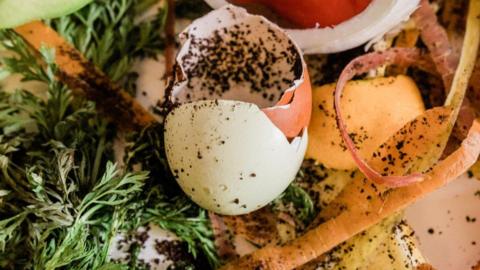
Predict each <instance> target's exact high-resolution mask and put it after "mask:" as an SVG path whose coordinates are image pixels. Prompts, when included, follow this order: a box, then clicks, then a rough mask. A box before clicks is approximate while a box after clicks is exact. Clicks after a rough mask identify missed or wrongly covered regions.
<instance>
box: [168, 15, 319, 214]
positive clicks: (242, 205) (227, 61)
mask: <svg viewBox="0 0 480 270" xmlns="http://www.w3.org/2000/svg"><path fill="white" fill-rule="evenodd" d="M181 41H182V47H181V49H180V51H179V54H178V56H177V69H176V72H175V74H174V78H173V84H172V87H171V89H169V90H168V92H167V93H168V94H169V96H168V101H169V102H171V105H173V106H172V107H173V109H172V111H170V113H169V114H168V115H167V117H166V119H165V148H166V154H167V159H168V163H169V165H170V168H171V170H172V172H173V174H174V176H175V177H176V179H177V181H178V183H179V184H180V186H181V187H182V189H183V190H184V191H185V193H186V194H188V195H189V196H190V197H191V198H192V200H193V201H195V202H196V203H197V204H199V205H200V206H202V207H203V208H206V209H208V210H210V211H213V212H216V213H220V214H226V215H239V214H245V213H249V212H251V211H254V210H256V209H259V208H261V207H263V206H265V205H266V204H268V203H269V202H271V201H272V200H274V199H275V198H276V197H278V196H279V195H280V194H281V193H282V192H283V191H284V190H285V189H286V188H287V186H288V185H289V184H290V182H292V181H293V180H294V179H295V176H296V173H297V171H298V169H299V168H300V165H301V162H302V160H303V157H304V155H305V151H306V146H307V136H308V135H307V131H306V127H307V126H308V123H309V120H310V115H311V106H312V93H311V85H310V82H309V78H308V74H307V72H306V66H305V63H304V61H303V58H302V54H301V52H300V49H299V48H298V47H297V46H296V44H295V43H294V42H293V41H292V40H291V39H290V38H289V37H288V35H286V33H285V32H284V31H283V30H282V29H280V28H279V27H277V26H276V25H274V24H272V23H270V22H269V21H267V20H266V19H265V18H263V17H261V16H255V15H250V14H248V13H247V12H246V11H245V10H244V9H242V8H238V7H235V6H227V7H224V8H221V9H218V10H215V11H212V12H211V13H209V14H207V15H206V16H204V17H202V18H200V19H198V20H196V21H194V22H193V23H192V24H191V25H190V26H189V27H188V28H187V29H186V30H185V31H184V32H183V33H182V34H181Z"/></svg>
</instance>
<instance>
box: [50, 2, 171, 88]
mask: <svg viewBox="0 0 480 270" xmlns="http://www.w3.org/2000/svg"><path fill="white" fill-rule="evenodd" d="M156 2H158V1H152V0H117V1H113V0H108V1H106V0H103V1H101V0H97V1H95V2H94V3H92V4H90V5H88V6H87V7H85V8H84V9H82V10H80V11H79V12H76V13H74V14H72V15H70V16H65V17H61V18H59V19H54V20H51V21H50V24H51V26H52V27H53V28H54V29H56V30H57V31H58V32H59V33H60V35H62V36H63V37H65V38H66V39H67V40H68V41H69V42H71V43H72V44H74V45H75V47H76V48H77V49H78V50H80V52H82V53H83V54H84V55H85V56H86V57H87V58H88V59H90V60H91V61H92V62H93V63H94V64H95V65H96V66H97V67H99V68H100V69H102V70H103V71H105V72H106V73H107V75H109V77H110V78H111V79H112V80H113V81H115V82H120V83H122V84H123V86H124V87H125V89H126V90H127V91H129V92H130V93H132V94H133V93H134V92H135V84H134V83H133V82H134V80H135V79H136V76H135V73H134V72H132V71H131V67H132V64H133V62H134V60H135V59H136V58H138V57H143V56H156V55H157V54H158V53H160V52H161V50H162V49H163V47H164V38H163V31H162V29H163V28H164V24H165V18H166V7H165V6H164V7H162V8H160V10H159V12H158V13H157V14H156V15H152V16H150V17H147V18H144V19H143V20H142V21H140V22H137V21H138V20H139V19H138V18H139V16H140V15H141V14H142V13H143V12H144V11H145V10H146V9H148V8H150V7H151V6H152V5H153V4H155V3H156Z"/></svg>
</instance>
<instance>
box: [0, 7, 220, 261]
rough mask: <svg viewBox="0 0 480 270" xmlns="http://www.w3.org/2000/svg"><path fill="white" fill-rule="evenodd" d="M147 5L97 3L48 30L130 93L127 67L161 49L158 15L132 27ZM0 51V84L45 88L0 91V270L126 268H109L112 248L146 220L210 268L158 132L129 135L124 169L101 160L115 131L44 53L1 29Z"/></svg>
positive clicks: (211, 253) (201, 231) (204, 221)
mask: <svg viewBox="0 0 480 270" xmlns="http://www.w3.org/2000/svg"><path fill="white" fill-rule="evenodd" d="M152 3H153V1H149V0H145V1H140V0H118V1H117V0H104V1H100V0H99V1H96V2H94V3H93V4H91V5H89V6H87V7H85V8H84V9H82V10H80V11H79V12H77V13H75V14H72V15H70V16H67V17H63V18H60V19H55V20H52V21H50V24H51V25H52V26H53V27H54V28H56V29H57V30H58V31H59V32H60V33H61V34H62V35H64V36H65V37H66V38H67V39H69V40H70V41H71V42H72V43H73V44H75V46H76V47H77V48H79V49H80V50H81V51H82V52H83V53H85V55H86V56H87V57H88V58H89V59H91V60H92V61H93V62H94V63H95V64H97V65H98V66H99V67H101V68H102V69H103V70H104V71H105V72H107V73H108V74H109V75H110V76H111V77H112V79H114V80H116V81H119V82H121V83H124V85H127V86H133V85H134V83H132V81H133V79H134V78H135V76H134V75H132V73H131V71H130V68H131V66H132V63H133V62H134V61H135V59H136V58H138V57H143V56H153V55H155V54H156V53H157V52H158V51H159V50H161V48H162V44H163V43H162V42H163V38H162V36H161V33H162V31H161V28H162V27H163V17H164V15H163V11H161V12H160V13H159V15H158V16H155V17H154V18H153V19H151V20H147V21H144V22H141V23H137V22H135V17H136V16H137V15H138V14H139V12H141V11H140V10H139V9H145V8H147V7H149V6H150V5H151V4H152ZM0 48H1V49H2V50H5V51H7V54H6V56H4V55H3V54H2V55H1V56H0V73H1V74H3V75H2V76H8V75H9V74H18V75H21V76H22V78H23V80H25V81H37V82H41V83H42V84H44V85H45V86H46V88H47V89H48V90H47V93H45V97H40V96H36V95H34V94H32V93H31V92H30V91H28V90H30V89H26V90H24V89H18V90H16V91H14V92H13V93H6V92H2V91H0V268H1V269H56V268H61V269H106V270H109V269H132V268H136V266H135V265H134V264H133V265H121V264H117V263H114V262H110V261H109V258H108V252H109V250H110V248H111V247H110V245H111V242H112V241H111V240H112V238H113V237H114V236H115V235H117V234H118V233H119V232H126V231H129V230H135V229H136V228H137V227H138V226H142V225H145V224H148V223H154V224H157V225H158V226H160V227H161V228H163V229H166V230H169V231H172V232H174V233H176V234H177V235H178V237H179V238H180V239H181V240H182V241H184V242H185V243H186V245H187V247H188V251H189V252H190V253H191V254H192V255H193V256H194V257H195V258H197V259H199V260H202V258H205V259H206V260H207V261H208V262H209V263H210V265H211V266H212V267H215V266H216V265H218V259H217V256H216V253H215V249H214V244H213V234H212V231H211V228H210V223H209V220H208V218H207V217H206V213H205V210H203V209H200V208H199V207H198V206H196V205H194V204H193V203H192V202H191V201H190V200H188V199H187V198H186V197H185V196H184V195H183V193H182V192H181V191H180V189H179V187H178V186H177V185H176V183H175V181H174V180H173V179H172V178H171V174H170V172H169V169H168V166H167V163H166V162H165V157H164V151H163V138H162V137H161V136H162V127H161V126H160V127H152V128H151V129H148V130H145V131H143V132H142V133H141V134H134V135H132V136H131V137H130V140H129V141H130V147H129V148H128V150H129V151H127V153H128V155H127V160H126V172H125V170H124V169H119V168H118V167H117V166H116V165H115V164H113V163H112V162H111V160H113V140H114V138H115V137H116V136H117V134H116V130H115V128H114V127H113V126H112V125H110V124H109V123H108V122H107V121H106V120H105V119H103V118H102V117H101V116H99V115H98V114H97V112H96V111H95V106H94V105H95V104H93V103H92V102H90V101H87V100H85V99H84V98H82V97H77V96H74V95H73V94H72V92H71V91H70V89H68V88H67V87H66V86H64V85H63V84H62V83H61V82H59V81H58V80H56V78H55V74H56V71H57V70H56V66H55V65H54V53H53V51H51V50H49V49H48V48H44V49H42V50H41V53H40V59H39V58H38V55H37V54H36V53H35V52H33V51H31V49H30V47H29V46H27V45H26V44H25V42H24V41H23V40H22V39H21V38H19V37H18V36H17V35H16V34H15V33H14V32H12V31H8V30H3V31H1V32H0ZM130 89H133V87H132V88H130ZM146 153H148V155H147V154H146ZM138 166H141V168H142V169H143V170H148V171H149V172H148V173H147V172H146V171H139V170H138V169H136V167H138ZM202 269H203V268H202Z"/></svg>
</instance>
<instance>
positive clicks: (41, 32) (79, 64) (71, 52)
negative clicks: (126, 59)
mask: <svg viewBox="0 0 480 270" xmlns="http://www.w3.org/2000/svg"><path fill="white" fill-rule="evenodd" d="M14 30H15V32H16V33H17V34H19V35H20V36H21V37H22V38H23V39H25V40H26V41H27V42H28V43H29V44H30V45H31V46H32V47H33V48H34V49H36V50H40V48H42V47H44V46H46V47H48V48H52V49H55V63H56V64H57V66H58V68H59V74H58V77H59V79H60V80H62V81H63V82H64V83H65V84H67V85H68V86H69V87H70V88H72V89H74V90H80V92H81V93H82V94H84V95H86V96H87V97H88V98H89V99H92V100H94V101H95V102H96V103H97V107H98V108H99V109H100V110H102V111H103V112H104V113H105V114H106V115H107V116H109V117H110V118H111V119H112V120H113V121H115V122H116V124H117V125H118V126H119V127H121V128H124V129H126V130H131V129H142V128H144V127H146V126H148V125H151V124H152V123H155V122H156V119H155V118H154V117H153V115H152V114H151V113H150V112H149V111H147V110H146V109H145V108H143V107H142V106H141V105H140V104H139V103H138V102H137V101H136V100H135V99H134V98H133V97H132V96H130V95H129V94H128V93H126V92H125V91H124V90H123V89H121V88H120V87H118V86H117V85H115V84H113V83H112V82H111V80H110V78H109V77H108V76H107V75H105V74H104V73H103V72H102V71H100V70H99V69H98V68H96V67H94V66H93V65H92V64H91V63H90V62H88V60H86V58H85V57H84V56H83V55H82V54H81V53H80V52H79V51H78V50H77V49H75V48H74V47H73V46H72V45H71V44H69V43H68V42H67V41H66V40H65V39H64V38H63V37H61V36H60V35H59V34H58V33H57V32H56V31H55V30H53V29H52V28H50V27H48V26H47V25H45V24H44V23H42V22H40V21H36V22H31V23H29V24H25V25H22V26H20V27H17V28H15V29H14ZM109 99H110V100H109ZM112 100H115V102H111V101H112ZM109 101H110V102H109ZM112 103H113V104H112Z"/></svg>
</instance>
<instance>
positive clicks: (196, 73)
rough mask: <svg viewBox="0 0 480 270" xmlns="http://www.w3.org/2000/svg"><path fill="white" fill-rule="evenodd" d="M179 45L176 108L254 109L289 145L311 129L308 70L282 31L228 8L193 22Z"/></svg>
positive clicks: (296, 47)
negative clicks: (208, 104)
mask: <svg viewBox="0 0 480 270" xmlns="http://www.w3.org/2000/svg"><path fill="white" fill-rule="evenodd" d="M180 40H181V42H182V47H181V49H180V51H179V53H178V55H177V58H176V60H177V64H178V65H177V70H176V73H175V74H174V75H175V76H174V86H173V88H172V90H171V93H170V94H171V97H170V98H171V100H172V101H173V102H175V103H180V104H181V103H186V102H194V101H197V100H207V99H209V100H212V99H228V100H238V101H244V102H250V103H254V104H256V105H258V106H259V107H260V108H261V109H262V111H263V112H264V113H265V114H266V115H267V116H268V118H269V119H270V120H271V121H272V122H273V123H274V124H275V125H276V126H277V127H278V128H279V129H280V130H282V132H283V133H284V134H285V136H287V138H289V139H293V138H295V137H297V136H299V134H301V132H302V130H303V129H304V128H305V127H306V126H308V123H309V122H310V116H311V108H312V90H311V84H310V80H309V76H308V72H307V68H306V65H305V62H304V60H303V57H302V53H301V51H300V48H299V47H298V46H297V45H296V44H295V42H293V41H292V40H291V39H290V37H289V36H288V35H287V34H286V33H285V31H284V30H283V29H281V28H279V27H278V26H276V25H274V24H273V23H271V22H269V21H268V20H267V19H265V18H264V17H262V16H257V15H251V14H248V13H247V11H246V10H245V9H243V8H239V7H235V6H233V5H228V6H226V7H223V8H220V9H217V10H214V11H212V12H210V13H209V14H207V15H206V16H204V17H202V18H200V19H197V20H195V21H194V22H193V23H192V24H191V25H190V26H189V27H188V28H187V29H186V30H184V31H183V32H182V33H181V34H180Z"/></svg>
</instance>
